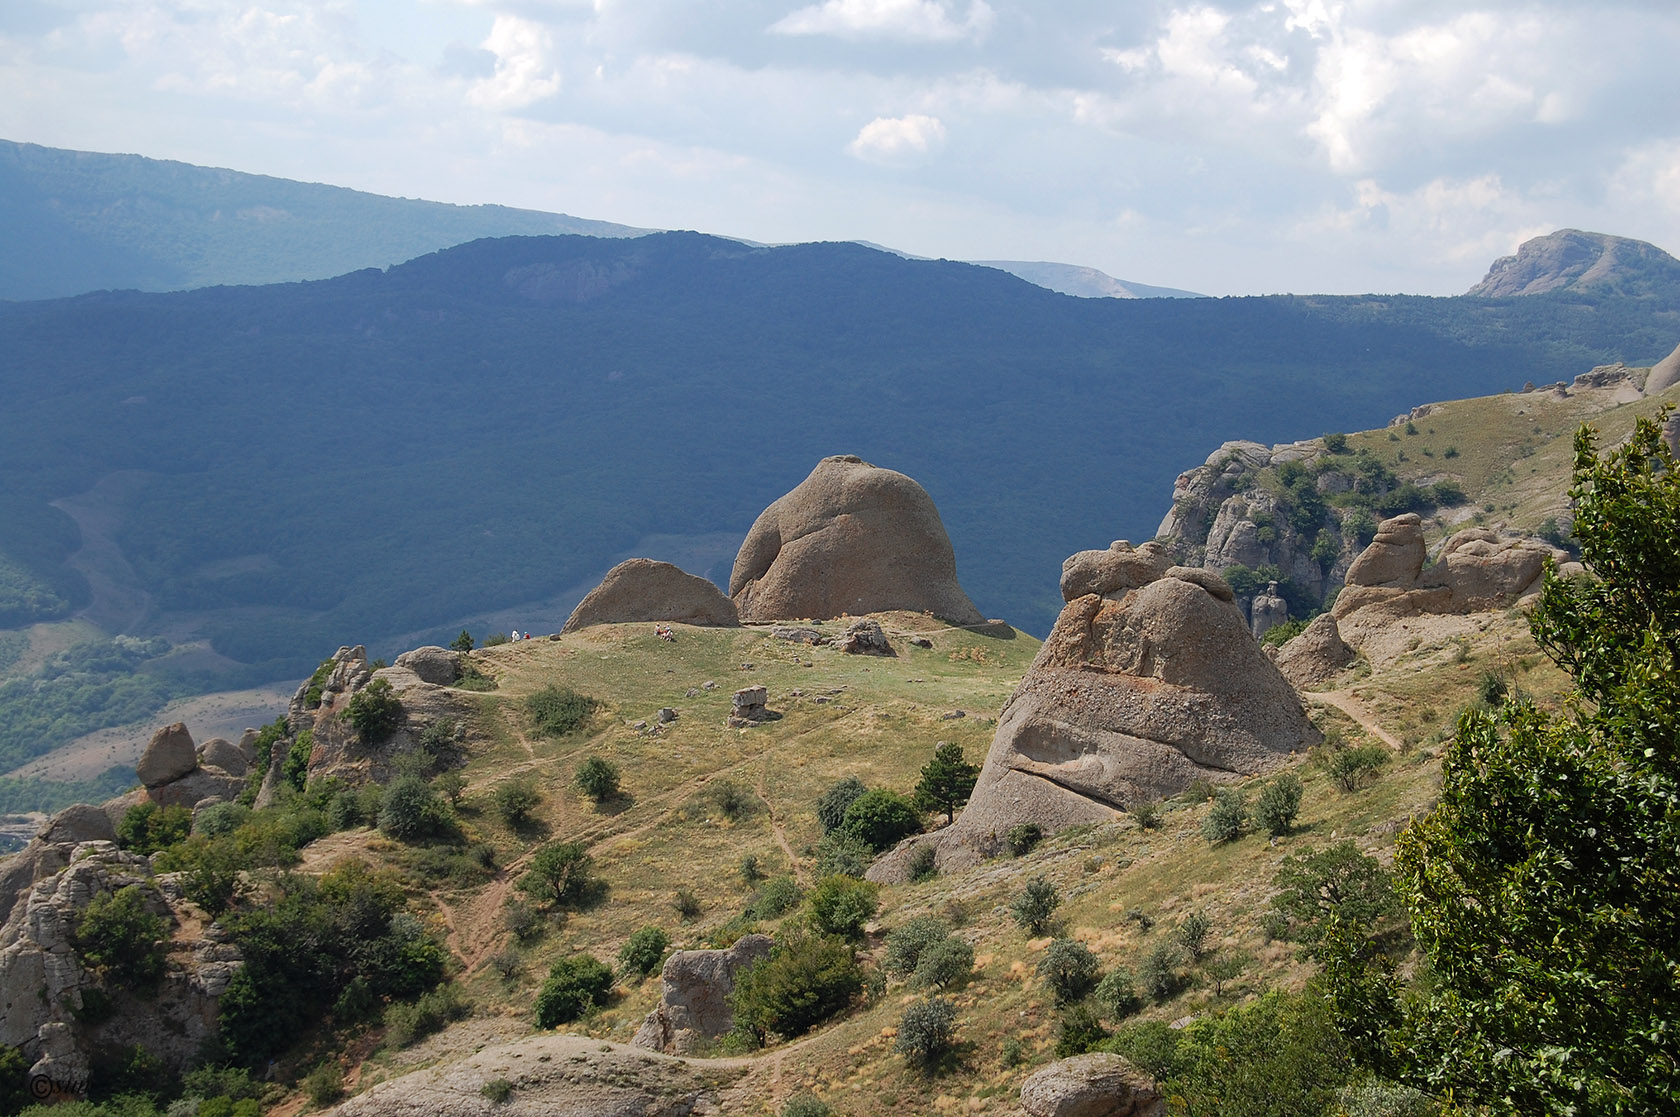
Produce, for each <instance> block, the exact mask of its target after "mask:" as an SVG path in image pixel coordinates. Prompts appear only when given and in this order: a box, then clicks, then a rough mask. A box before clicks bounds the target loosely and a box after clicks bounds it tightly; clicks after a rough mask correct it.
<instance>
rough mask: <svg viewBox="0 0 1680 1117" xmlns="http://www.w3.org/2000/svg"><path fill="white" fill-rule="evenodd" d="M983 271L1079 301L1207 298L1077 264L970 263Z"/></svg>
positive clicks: (1040, 261) (985, 261) (1030, 261)
mask: <svg viewBox="0 0 1680 1117" xmlns="http://www.w3.org/2000/svg"><path fill="white" fill-rule="evenodd" d="M972 262H973V263H975V264H979V265H980V266H981V267H983V268H997V269H998V270H999V271H1006V272H1008V273H1009V274H1010V275H1014V276H1018V277H1020V278H1021V279H1024V280H1026V281H1027V282H1028V283H1034V284H1037V285H1038V286H1040V287H1048V288H1049V289H1050V290H1052V291H1060V292H1061V293H1062V294H1064V295H1076V296H1078V297H1079V298H1082V299H1201V298H1206V297H1207V296H1205V295H1201V294H1198V293H1197V292H1195V291H1181V290H1179V289H1178V288H1176V287H1153V286H1151V285H1149V284H1147V283H1133V282H1131V281H1130V280H1125V279H1115V278H1114V277H1113V276H1112V275H1109V274H1108V273H1107V272H1103V271H1098V270H1097V269H1096V268H1088V267H1084V266H1082V265H1079V264H1058V263H1054V262H1052V261H1048V260H974V261H972Z"/></svg>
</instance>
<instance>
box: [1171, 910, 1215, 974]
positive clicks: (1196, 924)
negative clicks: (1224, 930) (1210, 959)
mask: <svg viewBox="0 0 1680 1117" xmlns="http://www.w3.org/2000/svg"><path fill="white" fill-rule="evenodd" d="M1212 931H1213V920H1212V919H1210V918H1208V915H1207V913H1206V912H1201V911H1193V912H1191V913H1189V914H1188V915H1186V916H1185V917H1184V918H1183V919H1181V920H1179V921H1178V926H1177V927H1175V928H1173V940H1174V941H1175V942H1177V943H1178V945H1179V946H1182V947H1183V948H1184V953H1186V954H1188V955H1189V956H1190V960H1191V961H1192V962H1197V961H1200V960H1201V957H1202V955H1203V954H1204V953H1205V952H1206V950H1207V939H1208V935H1209V934H1210V933H1212Z"/></svg>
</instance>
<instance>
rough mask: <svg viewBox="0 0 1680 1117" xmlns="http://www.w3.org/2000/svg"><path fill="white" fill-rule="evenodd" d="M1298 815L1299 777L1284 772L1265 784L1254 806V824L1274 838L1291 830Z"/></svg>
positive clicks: (1299, 811) (1292, 773) (1299, 799)
mask: <svg viewBox="0 0 1680 1117" xmlns="http://www.w3.org/2000/svg"><path fill="white" fill-rule="evenodd" d="M1300 813H1301V777H1300V776H1297V775H1296V774H1295V773H1294V772H1285V773H1283V774H1282V775H1281V776H1279V777H1278V778H1277V779H1275V780H1273V781H1272V782H1271V783H1269V784H1267V785H1266V789H1265V790H1264V791H1262V792H1261V793H1260V800H1259V802H1257V803H1256V804H1255V805H1254V821H1255V824H1256V825H1258V826H1259V827H1260V828H1261V829H1263V830H1265V831H1266V833H1268V834H1270V835H1271V836H1272V837H1274V838H1281V837H1282V836H1283V835H1285V834H1287V833H1289V831H1291V830H1293V829H1294V828H1295V819H1296V817H1297V816H1298V815H1299V814H1300Z"/></svg>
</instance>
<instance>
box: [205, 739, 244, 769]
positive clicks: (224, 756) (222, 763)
mask: <svg viewBox="0 0 1680 1117" xmlns="http://www.w3.org/2000/svg"><path fill="white" fill-rule="evenodd" d="M198 762H199V764H200V765H202V766H203V767H206V768H220V769H221V770H222V771H224V772H226V773H227V774H228V775H230V776H243V775H244V774H245V769H246V768H248V767H250V764H251V761H250V758H249V757H247V756H246V755H245V753H244V752H243V751H242V750H241V749H240V747H239V746H238V745H236V744H234V743H233V742H232V741H230V740H228V739H227V738H226V737H212V738H210V739H209V740H208V741H206V742H204V744H202V745H200V746H199V748H198Z"/></svg>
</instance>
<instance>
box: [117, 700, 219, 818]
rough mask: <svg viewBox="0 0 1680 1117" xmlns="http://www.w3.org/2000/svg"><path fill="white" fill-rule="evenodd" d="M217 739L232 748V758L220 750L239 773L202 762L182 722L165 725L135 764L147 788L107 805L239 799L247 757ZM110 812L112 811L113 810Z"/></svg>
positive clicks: (170, 804) (169, 804) (189, 804)
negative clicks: (236, 767) (245, 758)
mask: <svg viewBox="0 0 1680 1117" xmlns="http://www.w3.org/2000/svg"><path fill="white" fill-rule="evenodd" d="M217 742H219V744H220V745H225V746H226V747H227V749H228V750H230V751H231V753H232V754H233V755H232V756H231V757H228V756H226V754H225V753H223V750H222V749H220V748H218V749H217V750H216V751H217V753H218V754H221V755H223V756H224V758H225V759H228V761H229V762H230V763H234V764H236V765H237V766H238V768H239V771H238V772H229V771H227V770H226V769H223V768H220V767H217V766H214V765H208V764H200V763H199V750H198V746H197V745H195V744H193V739H192V734H191V733H189V732H188V731H187V727H186V726H185V725H183V724H181V723H180V722H176V723H175V724H173V725H166V726H164V727H163V728H162V729H159V730H158V731H157V732H156V733H154V734H152V739H151V742H150V743H149V744H147V746H146V751H145V752H143V753H142V754H141V755H140V762H139V764H137V765H136V766H135V770H134V771H135V775H137V776H139V777H140V783H141V785H142V787H143V788H144V789H145V790H144V791H143V792H138V793H135V794H133V795H131V796H125V797H123V798H122V799H118V800H113V801H112V803H109V804H106V806H107V808H111V807H113V805H118V806H120V807H121V808H122V809H126V808H127V807H130V806H133V805H135V804H136V803H140V802H147V801H149V802H153V803H156V804H157V805H158V806H160V807H196V806H198V805H199V804H200V803H203V802H206V801H210V802H224V801H226V800H229V799H233V798H236V797H237V796H238V795H239V793H240V792H241V791H243V790H244V789H245V779H244V773H245V762H244V756H243V754H241V753H240V752H239V748H238V746H236V745H233V744H231V743H229V742H227V741H224V740H221V739H220V738H217ZM107 813H110V812H109V810H108V812H107Z"/></svg>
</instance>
